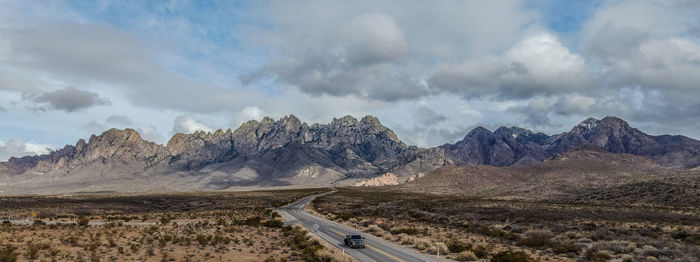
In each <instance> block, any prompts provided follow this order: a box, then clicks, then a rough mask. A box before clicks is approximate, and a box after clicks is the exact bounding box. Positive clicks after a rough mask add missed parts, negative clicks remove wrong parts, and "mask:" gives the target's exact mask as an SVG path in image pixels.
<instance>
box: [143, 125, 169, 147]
mask: <svg viewBox="0 0 700 262" xmlns="http://www.w3.org/2000/svg"><path fill="white" fill-rule="evenodd" d="M136 131H137V132H139V134H140V135H141V138H143V139H144V140H148V141H153V142H156V143H158V144H164V143H165V142H166V139H165V137H163V135H161V134H160V132H158V129H157V128H156V127H155V126H153V125H139V126H137V127H136Z"/></svg>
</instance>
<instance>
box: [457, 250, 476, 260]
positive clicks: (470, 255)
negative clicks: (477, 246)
mask: <svg viewBox="0 0 700 262" xmlns="http://www.w3.org/2000/svg"><path fill="white" fill-rule="evenodd" d="M477 259H479V258H477V257H476V255H475V254H474V252H471V251H469V250H464V251H462V252H459V254H457V256H456V257H455V260H457V261H474V260H477Z"/></svg>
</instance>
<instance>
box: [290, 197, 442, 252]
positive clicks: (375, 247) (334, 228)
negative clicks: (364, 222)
mask: <svg viewBox="0 0 700 262" xmlns="http://www.w3.org/2000/svg"><path fill="white" fill-rule="evenodd" d="M331 193H332V192H331ZM325 194H329V193H325ZM321 195H324V194H321ZM321 195H313V196H308V197H305V198H303V199H301V200H299V201H297V202H294V203H291V204H289V205H286V206H284V207H281V208H279V209H277V212H278V213H280V214H281V215H282V216H283V217H284V218H286V219H287V222H286V223H287V224H299V225H301V226H303V227H304V228H306V229H307V230H309V232H312V233H315V234H316V235H318V236H319V237H321V238H323V239H324V240H326V241H328V242H329V243H331V244H333V245H334V246H336V247H338V248H340V249H343V250H345V252H346V253H348V254H349V255H351V256H353V257H354V258H356V259H357V260H359V261H362V262H365V261H398V262H413V261H421V262H422V261H437V260H436V259H434V258H432V257H429V256H427V255H424V254H420V253H417V252H415V251H413V250H410V249H408V248H405V247H402V246H400V245H397V244H394V243H390V242H388V241H386V240H383V239H380V238H377V237H375V236H372V235H369V234H366V233H364V232H358V231H356V230H354V229H352V228H350V227H347V226H344V225H341V224H338V223H335V222H332V221H329V220H326V219H323V218H320V217H316V216H313V215H311V214H309V213H307V212H305V211H304V206H306V205H307V204H308V203H310V202H311V201H312V200H313V199H314V198H316V197H318V196H321ZM351 233H361V234H362V235H363V236H365V237H366V239H365V246H366V248H364V249H351V248H348V247H346V246H345V245H344V244H343V238H345V235H347V234H351Z"/></svg>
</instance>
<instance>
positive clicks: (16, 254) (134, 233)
mask: <svg viewBox="0 0 700 262" xmlns="http://www.w3.org/2000/svg"><path fill="white" fill-rule="evenodd" d="M323 191H326V190H325V189H321V190H317V189H307V190H286V191H259V192H235V193H199V194H195V193H192V194H170V195H128V196H117V195H81V196H21V197H4V198H3V199H2V201H0V214H2V217H3V219H6V218H7V216H10V217H11V218H12V219H13V221H14V222H13V223H10V221H5V222H2V224H0V229H1V230H0V261H30V260H31V261H313V260H315V261H319V260H321V259H327V260H325V261H331V260H330V259H332V258H333V259H334V260H333V261H343V260H338V259H335V257H340V256H339V255H338V254H334V253H333V252H332V250H328V249H325V248H324V247H323V243H320V241H318V239H316V238H314V237H313V236H310V235H308V234H307V232H306V231H304V230H302V229H300V228H294V227H289V226H283V224H282V222H281V221H280V220H279V217H278V215H277V214H276V213H275V212H272V211H271V209H270V208H272V207H276V206H280V205H283V204H286V203H289V202H291V201H294V200H296V199H299V198H301V197H303V196H306V195H310V194H314V193H318V192H323ZM32 212H36V213H37V216H36V218H34V217H32V220H30V221H31V222H30V223H28V224H22V223H17V220H15V219H24V218H26V217H27V216H31V215H30V214H31V213H32ZM56 221H64V222H65V223H55V222H56ZM96 222H99V223H96Z"/></svg>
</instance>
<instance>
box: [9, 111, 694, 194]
mask: <svg viewBox="0 0 700 262" xmlns="http://www.w3.org/2000/svg"><path fill="white" fill-rule="evenodd" d="M586 145H590V146H595V147H599V148H601V150H605V151H606V152H611V153H616V154H617V153H627V154H633V155H639V156H643V157H648V158H650V159H652V160H653V161H655V162H656V163H658V164H661V165H664V166H668V167H672V168H683V169H689V168H695V167H698V166H699V165H700V156H699V155H700V154H699V152H700V141H697V140H693V139H690V138H687V137H684V136H670V135H663V136H650V135H647V134H646V133H644V132H642V131H639V130H637V129H635V128H632V127H630V126H629V124H628V123H627V122H625V121H624V120H622V119H619V118H616V117H606V118H603V119H600V120H598V119H594V118H589V119H586V120H584V121H582V122H581V123H579V124H578V125H576V126H574V127H573V128H572V129H571V130H570V131H569V132H564V133H561V134H557V135H552V136H549V135H546V134H543V133H535V132H532V131H530V130H527V129H524V128H519V127H510V128H508V127H499V128H498V129H496V130H495V131H494V132H491V131H490V130H488V129H486V128H483V127H477V128H474V129H473V130H471V131H470V132H469V133H467V134H466V135H465V137H464V138H463V139H462V140H460V141H457V142H455V143H454V144H445V145H442V146H438V147H433V148H418V147H415V146H409V145H406V144H405V143H404V142H402V141H401V140H400V139H399V138H398V136H397V135H396V134H395V133H394V132H393V131H392V130H391V129H389V128H388V127H386V126H384V125H382V124H381V122H380V121H379V119H377V118H376V117H374V116H365V117H363V118H361V119H357V118H354V117H352V116H344V117H341V118H334V119H333V120H332V121H331V122H330V123H327V124H312V125H309V124H307V123H305V122H302V121H301V120H299V119H298V118H297V117H296V116H294V115H288V116H284V117H283V118H281V119H279V120H276V121H275V120H273V119H272V118H269V117H265V118H263V119H262V120H261V121H256V120H251V121H248V122H245V123H243V124H242V125H241V126H240V127H239V128H237V129H236V130H233V131H232V130H231V129H227V130H221V129H219V130H216V131H214V132H204V131H197V132H194V133H192V134H182V133H178V134H174V135H173V136H172V137H171V138H170V139H169V141H168V142H167V143H166V144H165V145H160V144H156V143H154V142H150V141H146V140H144V139H143V138H141V136H140V135H139V134H138V132H137V131H135V130H133V129H129V128H127V129H124V130H119V129H109V130H107V131H105V132H103V133H102V134H100V135H92V136H91V137H90V138H89V139H88V141H87V142H86V141H85V140H83V139H80V140H78V142H77V143H76V144H75V145H66V146H65V147H63V148H62V149H59V150H56V151H53V152H51V153H49V154H47V155H41V156H27V157H21V158H16V157H13V158H11V159H10V160H9V161H7V162H0V185H23V186H27V185H29V186H27V187H29V188H28V189H27V191H32V190H33V189H32V188H31V185H36V187H41V188H46V187H47V186H46V185H43V184H42V183H49V182H48V181H51V183H52V184H56V186H55V187H56V188H61V186H60V185H61V184H70V185H71V186H69V187H70V188H73V189H77V188H84V187H88V188H91V187H98V188H103V186H102V185H100V180H99V179H97V178H99V177H103V178H105V179H113V180H114V181H123V180H124V179H126V178H127V177H135V178H134V179H137V180H138V179H144V181H145V180H148V181H150V182H144V183H155V184H159V185H158V186H159V187H163V188H164V190H171V189H173V190H175V189H177V190H188V189H191V188H194V189H204V190H222V189H228V188H234V187H240V186H244V187H246V186H327V185H331V184H334V185H354V184H357V183H359V182H361V181H365V180H367V179H370V178H373V177H377V176H380V175H382V174H386V173H389V172H391V173H393V174H395V176H396V177H397V180H398V181H399V182H400V183H403V182H406V181H409V180H414V179H416V178H417V177H419V175H420V176H422V175H423V174H427V173H429V172H431V171H433V170H435V169H437V168H440V167H442V166H445V165H451V164H454V165H490V166H497V167H498V166H511V165H514V166H526V165H533V164H537V163H541V162H543V161H545V160H546V159H550V158H552V157H555V156H557V155H561V154H563V153H565V152H568V151H571V150H572V149H575V148H579V147H581V146H586ZM91 174H97V175H91ZM151 177H152V179H155V178H161V179H163V181H168V180H171V179H176V178H177V179H181V180H182V181H190V180H191V181H193V182H191V183H193V184H191V185H188V184H187V183H185V182H182V181H180V182H178V183H173V185H169V184H163V185H160V184H161V183H164V182H161V181H151V180H149V179H151ZM87 180H94V181H93V182H86V181H87ZM188 183H189V182H188ZM138 186H143V187H144V188H147V187H148V184H146V185H138ZM49 187H50V186H49ZM119 187H120V185H119V184H118V183H117V182H114V184H113V185H110V186H108V188H109V189H112V190H116V191H119V190H120V188H119ZM171 187H173V188H171ZM42 190H43V189H42ZM45 190H48V191H51V190H53V189H45ZM0 191H1V189H0ZM6 191H7V190H6ZM59 191H60V190H59ZM0 193H2V192H0Z"/></svg>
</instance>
